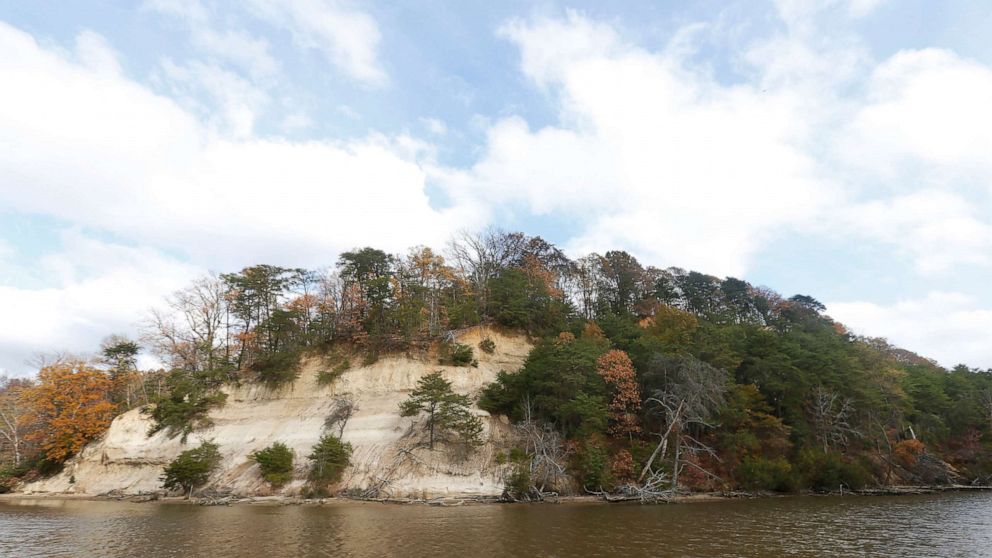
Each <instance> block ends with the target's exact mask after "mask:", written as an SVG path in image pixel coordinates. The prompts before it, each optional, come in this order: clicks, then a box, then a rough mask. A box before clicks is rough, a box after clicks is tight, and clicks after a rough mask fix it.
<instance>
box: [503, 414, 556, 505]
mask: <svg viewBox="0 0 992 558" xmlns="http://www.w3.org/2000/svg"><path fill="white" fill-rule="evenodd" d="M514 431H515V433H516V435H517V437H518V438H519V439H520V441H521V442H522V443H523V446H524V452H525V453H526V455H527V458H528V459H527V468H528V478H529V479H530V495H529V497H533V498H534V499H538V500H543V499H544V498H545V497H547V496H549V495H551V496H557V493H558V490H560V488H561V486H562V485H563V484H564V483H565V482H566V480H567V478H568V475H567V473H566V466H567V463H568V450H567V449H566V446H565V439H564V437H563V436H562V435H561V433H560V432H558V431H557V430H555V429H554V428H553V427H552V426H551V425H550V424H546V423H540V422H538V421H536V420H535V419H534V418H533V417H532V413H531V404H530V399H529V398H528V399H527V401H525V402H524V420H522V421H521V422H519V423H517V424H516V425H514Z"/></svg>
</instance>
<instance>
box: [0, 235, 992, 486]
mask: <svg viewBox="0 0 992 558" xmlns="http://www.w3.org/2000/svg"><path fill="white" fill-rule="evenodd" d="M446 253H447V254H448V257H447V258H445V257H442V256H441V255H440V254H439V253H438V252H435V251H434V250H432V249H430V248H424V247H418V248H414V249H412V250H411V251H410V252H409V253H408V254H407V255H405V256H396V255H390V254H387V253H386V252H383V251H381V250H378V249H374V248H362V249H356V250H353V251H350V252H346V253H344V254H342V255H341V256H340V258H339V259H338V261H337V263H336V265H335V266H334V267H333V269H330V270H326V271H308V270H301V269H289V268H282V267H276V266H269V265H259V266H253V267H249V268H245V269H244V270H242V271H240V272H237V273H229V274H222V275H217V276H208V277H205V278H203V279H201V280H199V281H196V282H195V283H193V284H192V285H190V286H189V287H188V288H186V289H184V290H182V291H180V292H178V293H176V294H175V295H173V296H172V297H169V299H168V300H167V301H166V304H165V305H164V306H163V308H161V309H159V310H157V311H155V312H154V313H153V314H152V316H151V317H150V319H149V320H148V324H149V326H148V328H147V331H146V334H145V336H144V337H143V338H142V340H141V342H142V345H143V346H144V347H145V348H146V349H148V350H150V351H152V352H153V353H154V354H156V355H158V356H159V358H160V359H161V360H162V361H163V362H164V363H165V364H166V365H167V367H168V368H167V370H159V371H139V370H137V367H136V365H135V358H134V357H135V355H136V354H137V352H138V346H137V344H136V343H135V342H133V341H130V340H127V339H123V338H111V339H109V340H108V343H107V344H106V345H105V346H104V347H103V348H102V351H101V356H100V357H99V358H98V359H96V360H94V361H92V362H89V363H83V362H82V361H79V360H78V359H77V360H71V359H60V360H58V361H57V362H56V363H55V364H50V365H49V367H48V368H46V369H43V373H42V374H40V376H39V379H38V380H37V381H19V380H18V381H11V380H7V381H5V382H4V383H3V384H0V419H3V420H0V462H2V463H4V464H6V465H7V466H9V467H12V468H17V467H23V465H24V464H29V465H30V464H37V463H41V461H40V460H49V461H54V462H61V461H63V460H64V459H66V458H67V457H69V456H71V455H72V453H74V452H76V451H78V450H79V449H80V448H81V447H82V446H81V444H83V443H85V442H86V441H87V440H89V439H91V438H92V437H93V436H94V435H96V434H98V432H99V430H100V428H104V427H105V426H106V423H107V422H108V421H109V417H110V416H112V413H113V412H114V411H121V410H126V409H128V408H133V407H136V406H145V405H149V406H148V412H149V413H150V414H151V416H152V418H153V419H154V422H155V425H156V426H155V429H165V430H167V431H168V432H169V433H170V434H175V435H178V434H183V435H185V434H188V433H189V432H192V431H193V430H195V429H196V428H198V427H200V426H202V425H204V424H206V420H207V418H208V412H209V410H210V409H211V408H213V407H215V406H217V405H221V404H223V400H222V397H221V396H220V395H219V394H218V388H219V386H221V385H223V383H224V382H264V383H266V384H268V385H272V386H278V385H279V384H282V383H284V382H287V381H290V380H292V379H293V378H295V377H296V376H297V375H298V374H299V367H298V364H299V362H300V359H301V358H303V357H304V356H306V355H314V356H319V355H327V360H328V363H329V365H328V367H327V371H326V372H325V373H324V374H323V376H322V380H323V381H332V380H333V379H334V378H335V377H337V375H339V374H340V373H342V372H343V371H344V370H346V369H348V368H349V367H351V366H352V361H351V360H350V359H351V358H358V359H364V361H365V363H368V362H372V361H374V360H375V359H376V358H378V356H379V355H381V354H387V353H391V352H396V351H406V352H414V353H418V354H420V355H433V356H434V357H435V358H437V359H438V361H439V364H449V365H455V366H471V365H472V364H473V361H474V360H475V356H474V355H475V351H481V352H484V353H491V352H492V351H494V350H495V347H494V345H493V344H492V342H491V340H490V342H489V343H486V341H485V340H483V341H482V342H481V343H479V344H478V346H476V347H473V346H468V345H459V344H457V343H456V342H455V336H454V335H451V333H450V332H452V331H456V330H458V329H460V328H465V327H468V326H473V325H478V324H490V325H494V326H497V327H505V328H508V329H513V330H518V331H522V332H525V333H526V334H527V335H529V336H530V337H531V338H532V339H533V340H534V342H535V344H536V345H535V348H534V349H533V351H532V353H531V354H530V355H529V357H528V359H527V361H526V363H525V365H524V367H523V368H522V369H521V370H519V371H516V372H504V373H502V374H500V376H499V378H498V381H497V382H495V383H494V384H492V385H491V386H489V387H488V388H487V389H485V390H484V392H483V393H482V394H481V399H480V401H479V404H480V406H481V407H482V408H484V409H486V410H488V411H490V412H491V413H497V414H503V415H506V416H508V417H509V418H510V419H511V421H512V422H513V423H514V425H515V431H516V432H517V433H518V435H519V436H518V440H517V446H518V447H517V451H515V452H514V453H513V455H514V458H513V459H511V460H509V461H508V462H507V469H508V471H509V472H508V475H509V476H508V485H512V490H511V492H513V493H514V494H516V495H517V496H518V497H528V496H527V495H528V494H530V495H535V494H536V495H538V496H539V495H540V494H542V493H544V492H546V491H548V490H580V491H581V490H587V491H593V492H604V493H613V494H616V493H623V494H635V495H645V494H647V495H654V494H662V493H664V492H666V491H667V493H675V492H677V491H678V490H679V489H682V488H685V487H690V488H734V487H742V488H746V489H768V490H794V489H797V488H804V487H807V488H816V489H834V488H837V487H839V486H841V485H844V486H847V487H856V486H861V485H865V484H872V483H896V482H906V483H929V482H948V481H951V480H955V479H958V478H964V479H980V480H985V479H987V477H988V475H989V474H990V473H992V374H990V373H989V371H983V370H974V369H969V368H967V367H965V366H958V367H955V368H954V369H951V370H947V369H944V368H942V367H941V366H939V365H937V364H936V363H934V362H932V361H930V360H927V359H926V358H923V357H920V356H917V355H915V354H913V353H911V352H909V351H905V350H902V349H898V348H896V347H893V346H891V345H889V344H888V343H887V342H885V341H884V340H882V339H875V338H867V337H860V336H857V335H853V334H852V333H850V332H849V331H848V330H847V329H846V328H845V327H844V326H843V325H842V324H839V323H837V322H835V321H834V320H832V319H831V318H830V317H829V316H827V315H825V313H824V312H825V308H824V306H823V305H822V304H821V303H819V302H818V301H817V300H816V299H814V298H812V297H810V296H807V295H794V296H791V297H783V296H781V295H779V294H777V293H775V292H774V291H772V290H770V289H768V288H765V287H756V286H753V285H751V284H749V283H747V282H746V281H744V280H741V279H737V278H733V277H727V278H717V277H713V276H710V275H706V274H704V273H699V272H695V271H686V270H683V269H679V268H667V269H660V268H655V267H650V266H647V267H645V266H643V265H642V264H641V263H640V262H638V261H637V260H636V259H635V258H634V257H633V256H632V255H630V254H628V253H626V252H622V251H610V252H606V253H605V254H602V255H600V254H592V255H589V256H586V257H583V258H580V259H576V260H573V259H570V258H568V257H566V255H565V254H564V253H563V252H562V251H561V250H559V249H558V248H557V247H555V246H554V245H552V244H550V243H548V242H545V241H544V240H542V239H540V238H538V237H529V236H526V235H523V234H520V233H503V232H499V231H491V232H487V233H484V234H481V235H464V236H462V237H460V238H457V239H455V240H453V241H452V243H451V244H450V245H449V246H448V247H447V250H446ZM343 355H348V356H343ZM356 355H358V356H356ZM355 364H357V361H355ZM51 366H58V367H62V368H67V369H68V370H70V371H72V372H71V373H70V374H68V375H67V378H65V379H63V380H60V381H65V382H67V386H68V388H65V389H63V388H59V389H57V390H54V391H53V390H51V389H49V388H48V387H47V386H48V385H49V384H50V383H51V381H52V380H51V379H50V377H51V376H52V374H53V372H51V370H50V369H49V368H50V367H51ZM60 369H61V368H60ZM434 387H437V388H438V389H440V387H443V386H440V385H438V386H434ZM69 388H71V389H69ZM46 389H47V390H48V391H46ZM94 390H95V392H94ZM56 391H57V392H58V396H59V398H61V399H59V398H57V397H56ZM434 391H438V390H437V389H433V388H432V387H431V386H427V385H425V386H421V392H422V393H421V397H420V398H419V399H417V400H416V401H414V400H411V403H410V404H409V405H408V406H406V407H404V408H403V409H397V413H400V412H403V413H404V414H409V415H414V414H417V415H419V414H421V413H422V412H424V411H427V412H428V414H430V409H431V408H434V411H435V414H434V415H432V416H434V417H435V421H433V422H432V421H428V423H427V424H440V423H438V422H437V417H438V415H436V413H437V412H438V410H439V409H440V410H442V411H443V410H444V409H448V411H451V412H450V413H448V415H451V417H454V419H452V420H453V421H454V422H452V423H451V424H460V425H461V426H465V427H466V428H465V432H468V433H469V434H472V433H473V432H474V433H475V434H474V436H478V434H479V429H477V428H476V427H475V426H473V425H470V424H469V422H470V421H469V417H470V416H471V415H470V413H467V412H465V413H463V412H461V411H458V412H455V411H456V410H457V409H463V410H464V409H465V408H467V406H468V404H469V403H470V402H469V401H467V400H465V401H463V400H458V401H455V400H454V399H451V396H448V395H444V394H441V395H437V394H435V395H437V397H435V398H434V399H436V400H437V401H436V403H437V404H436V405H433V407H431V405H432V404H431V401H433V400H432V399H431V397H429V395H430V393H433V392H434ZM442 391H443V390H442ZM45 393H48V394H49V395H48V396H46V395H44V394H45ZM438 393H440V392H438ZM67 397H68V398H70V399H71V400H69V401H66V400H65V398H67ZM446 398H447V399H446ZM446 401H447V402H448V403H445V402H446ZM75 404H78V405H80V408H82V409H86V410H87V412H86V413H85V414H84V415H83V416H84V417H88V418H87V419H86V420H85V424H77V422H78V420H77V417H78V415H71V416H68V417H66V416H65V415H64V414H60V409H65V408H69V407H67V406H70V407H71V406H72V405H75ZM445 405H447V407H445ZM448 415H445V414H444V413H442V415H441V418H445V417H447V416H448ZM449 418H450V417H449ZM456 419H457V420H456ZM445 420H447V419H445ZM52 421H54V422H52ZM442 422H444V421H442ZM449 422H450V421H449ZM49 424H57V425H62V426H61V427H60V428H49V427H48V426H44V425H49ZM446 424H447V423H446ZM449 426H450V425H449ZM469 426H471V428H468V427H469ZM456 430H457V428H456ZM55 432H59V434H54V433H55ZM334 440H336V442H335V441H334ZM323 443H324V442H323V441H322V444H323ZM326 444H327V448H326V449H327V451H328V452H330V453H331V454H334V455H343V454H345V453H348V452H347V451H346V444H343V443H342V442H341V441H340V439H339V438H338V437H332V438H329V439H328V440H326ZM335 444H337V445H335ZM338 446H340V447H338ZM313 455H315V456H321V455H324V453H323V450H322V451H321V452H318V451H316V450H315V453H314V454H313ZM311 459H312V460H313V457H311ZM345 462H346V461H345ZM945 462H947V463H950V464H951V465H952V466H953V469H952V468H949V467H947V466H946V465H945ZM315 463H318V464H319V466H317V469H318V470H319V471H320V472H319V476H320V477H321V479H322V480H327V479H329V478H330V477H327V478H325V471H328V472H329V473H330V474H331V475H332V476H334V475H336V474H339V473H340V468H339V467H337V466H336V465H333V463H336V461H333V462H332V461H324V460H323V458H322V457H320V458H319V459H317V461H316V462H315ZM328 463H331V465H330V466H327V464H328ZM959 475H960V477H959ZM569 479H572V480H571V481H570V480H569Z"/></svg>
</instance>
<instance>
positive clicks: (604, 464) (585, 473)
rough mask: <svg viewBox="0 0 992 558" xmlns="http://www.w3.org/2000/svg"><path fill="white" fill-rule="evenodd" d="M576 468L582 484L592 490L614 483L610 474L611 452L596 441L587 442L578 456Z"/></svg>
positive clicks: (607, 486)
mask: <svg viewBox="0 0 992 558" xmlns="http://www.w3.org/2000/svg"><path fill="white" fill-rule="evenodd" d="M576 457H577V459H576V461H575V469H576V473H577V475H576V476H577V478H578V479H579V482H581V483H582V486H584V487H586V488H588V489H590V490H599V489H601V488H609V486H610V485H611V484H613V477H612V475H611V474H610V454H609V452H608V451H607V450H606V448H605V447H603V446H602V445H601V444H599V443H597V442H595V441H587V442H585V443H584V444H583V445H582V447H581V449H580V450H579V452H578V455H577V456H576Z"/></svg>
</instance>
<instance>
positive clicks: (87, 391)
mask: <svg viewBox="0 0 992 558" xmlns="http://www.w3.org/2000/svg"><path fill="white" fill-rule="evenodd" d="M111 387H112V384H111V382H110V379H109V378H108V377H107V375H106V374H105V373H104V372H103V371H101V370H97V369H96V368H93V367H91V366H89V365H87V364H85V363H83V362H79V361H74V362H62V363H57V364H52V365H50V366H46V367H45V368H42V369H41V370H40V371H39V372H38V383H37V384H36V385H34V386H32V387H29V388H27V389H25V390H24V392H23V401H24V406H25V409H24V421H25V422H26V423H28V424H34V425H37V428H36V429H34V430H33V431H32V432H31V433H30V434H29V438H30V439H31V440H32V441H35V442H37V443H38V446H39V449H40V450H41V451H43V452H44V454H45V457H46V458H47V459H49V460H51V461H54V462H59V463H60V462H63V461H65V460H66V459H68V458H70V457H72V456H73V455H75V454H77V453H79V451H80V450H81V449H83V446H85V445H86V444H87V443H88V442H89V441H90V440H92V439H94V438H96V437H97V436H99V435H100V434H102V433H103V432H104V431H105V430H106V429H107V427H109V426H110V421H111V420H113V418H114V404H113V403H111V401H110V390H111Z"/></svg>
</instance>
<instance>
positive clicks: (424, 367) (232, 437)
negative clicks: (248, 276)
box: [23, 328, 531, 497]
mask: <svg viewBox="0 0 992 558" xmlns="http://www.w3.org/2000/svg"><path fill="white" fill-rule="evenodd" d="M485 337H489V338H491V339H492V340H493V341H494V343H495V350H494V351H493V352H492V353H491V354H489V353H486V352H483V351H480V350H479V349H478V344H479V342H480V341H481V340H482V339H483V338H485ZM457 341H458V342H459V343H464V344H467V345H470V346H472V347H473V348H475V354H476V357H477V359H478V362H479V364H478V367H454V366H440V365H438V364H437V363H436V360H433V359H429V358H422V359H417V358H406V357H399V356H390V357H384V358H381V359H380V360H378V361H377V362H375V363H374V364H371V365H369V366H361V367H355V368H352V369H350V370H347V371H345V372H344V373H343V374H342V375H341V376H340V377H339V378H337V379H336V380H335V381H333V382H332V383H330V384H329V385H326V386H320V385H319V384H318V382H317V372H318V370H320V369H321V366H322V363H321V362H319V361H318V360H307V361H306V362H305V363H304V365H303V367H302V370H301V372H300V375H299V378H298V379H297V380H296V381H294V382H293V383H292V384H289V385H287V386H285V387H282V388H279V389H269V388H267V387H265V386H261V385H242V386H238V387H228V388H225V391H226V392H227V394H228V398H227V402H226V404H225V405H224V406H223V407H221V408H219V409H216V410H214V411H212V412H211V414H210V417H211V420H212V421H213V426H211V427H210V428H207V429H203V430H199V431H197V432H195V433H193V434H191V435H190V436H189V439H188V440H187V442H186V444H185V445H184V444H182V443H181V441H180V439H179V437H178V436H177V437H171V438H170V437H169V436H167V435H166V434H165V433H164V432H159V433H157V434H155V435H153V436H150V437H149V436H147V433H148V431H149V428H150V426H151V423H150V421H149V419H148V418H147V417H146V416H145V415H144V414H142V413H141V411H140V410H138V409H135V410H132V411H129V412H127V413H124V414H122V415H120V416H118V417H117V418H116V419H115V420H114V422H113V424H112V425H111V427H110V430H109V431H108V432H107V433H106V435H104V436H103V438H101V439H100V440H97V441H96V442H93V443H91V444H90V445H89V446H87V447H86V449H85V450H83V452H81V453H80V455H78V456H77V457H76V458H74V459H73V460H71V461H70V462H68V463H67V464H66V467H65V469H64V470H63V471H62V472H61V473H59V474H58V475H56V476H54V477H51V478H48V479H45V480H41V481H38V482H35V483H32V484H29V485H27V486H25V487H23V490H24V491H25V492H45V493H66V492H70V493H77V494H92V495H97V494H102V493H106V492H110V491H119V492H122V493H125V494H136V493H140V492H154V491H158V490H160V487H161V481H160V480H159V477H160V475H161V474H162V469H163V467H165V465H167V464H168V463H169V462H170V461H171V460H173V459H174V458H175V457H176V456H177V455H179V453H180V452H182V451H183V450H185V449H188V448H190V447H192V446H195V445H197V444H199V443H200V441H201V440H212V441H213V442H214V443H216V444H218V445H219V446H220V451H221V453H222V455H223V457H224V461H223V464H222V465H221V468H220V470H218V471H217V472H216V473H215V474H214V475H213V477H212V478H211V481H210V483H209V484H208V485H207V486H206V488H208V489H214V490H221V491H230V492H232V493H234V494H239V495H268V494H285V495H292V494H297V493H299V492H300V490H301V488H302V487H303V484H304V479H305V476H306V466H307V459H306V456H307V455H308V454H309V452H310V449H311V447H312V446H313V445H314V444H315V443H316V442H317V440H318V439H319V438H320V435H321V434H322V432H323V431H324V428H325V420H326V418H327V416H328V414H329V413H330V412H331V411H332V410H333V409H334V407H335V405H338V404H340V401H341V400H342V398H348V399H350V400H352V401H354V403H355V404H356V405H357V409H356V410H355V412H354V414H353V415H352V417H351V418H350V420H348V421H347V423H346V425H345V428H344V430H343V433H342V439H343V440H344V441H346V442H350V443H351V444H352V446H353V448H354V454H353V456H352V460H351V461H352V465H351V466H350V467H349V468H348V470H347V471H346V472H345V474H344V478H343V480H342V483H341V486H340V489H342V490H349V489H351V490H361V489H366V488H368V487H369V486H373V485H375V486H381V487H382V495H389V496H393V497H409V496H413V497H433V496H455V495H459V496H465V495H498V494H500V493H501V492H502V480H501V479H502V473H503V471H502V467H501V466H500V465H499V464H498V463H497V462H496V459H495V456H496V453H497V452H498V451H500V449H501V448H502V443H503V442H504V441H505V439H506V436H507V434H508V427H507V426H506V424H505V423H504V422H502V421H501V420H499V419H496V418H492V417H489V415H488V413H486V412H485V411H482V410H479V409H475V412H476V413H478V414H479V415H480V416H483V417H484V425H485V434H484V438H485V440H486V443H485V444H484V445H483V446H482V447H481V448H479V449H478V450H476V451H474V452H472V453H471V454H470V455H468V456H467V457H464V456H457V455H454V454H453V453H452V452H449V451H442V450H436V451H431V450H429V449H427V448H426V447H422V444H418V441H420V437H419V434H418V429H416V428H414V426H415V421H416V420H417V419H411V418H402V417H400V415H399V409H398V406H399V403H400V402H401V401H403V400H404V399H406V398H407V397H408V396H409V393H410V391H411V390H413V389H414V387H415V386H416V383H417V381H418V380H419V379H420V378H422V377H423V376H425V375H427V374H429V373H431V372H433V371H435V370H442V371H443V373H444V376H445V378H446V379H448V380H449V381H451V382H452V387H453V388H454V390H455V391H457V392H459V393H463V394H471V395H476V394H477V393H478V391H479V390H480V389H481V388H482V387H483V386H484V385H486V384H487V383H489V382H492V381H493V380H495V378H496V375H497V374H498V373H499V371H500V370H507V371H512V370H516V369H518V368H519V367H520V366H521V365H522V364H523V361H524V359H525V358H526V356H527V353H528V352H529V351H530V348H531V346H530V344H529V343H528V342H527V340H526V339H525V338H524V337H522V336H511V335H506V334H502V333H499V332H496V331H492V330H488V329H485V328H472V329H470V330H468V331H465V332H462V333H461V334H460V335H459V336H458V338H457ZM273 442H283V443H285V444H286V445H288V446H289V447H290V448H292V449H293V451H294V453H295V456H296V459H295V463H296V472H295V475H294V477H295V479H294V481H293V482H291V483H289V484H287V485H286V486H284V487H283V488H281V489H280V490H278V491H273V490H272V489H271V488H270V487H269V486H268V484H267V483H266V482H265V481H264V480H262V478H261V476H260V474H259V471H258V467H257V466H256V465H255V464H254V462H253V461H252V460H251V459H250V457H249V456H250V454H251V453H252V452H253V451H255V450H258V449H261V448H264V447H266V446H268V445H270V444H272V443H273Z"/></svg>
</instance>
